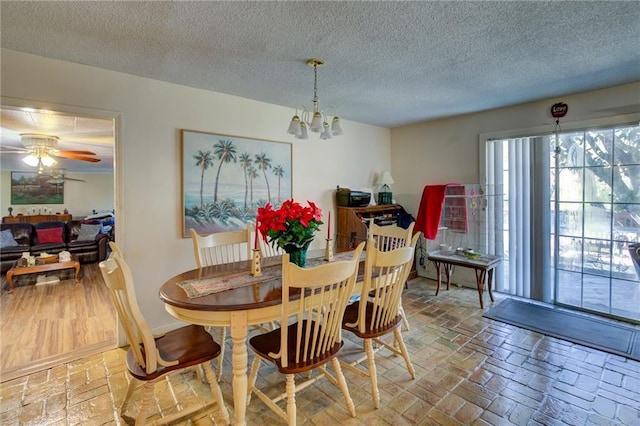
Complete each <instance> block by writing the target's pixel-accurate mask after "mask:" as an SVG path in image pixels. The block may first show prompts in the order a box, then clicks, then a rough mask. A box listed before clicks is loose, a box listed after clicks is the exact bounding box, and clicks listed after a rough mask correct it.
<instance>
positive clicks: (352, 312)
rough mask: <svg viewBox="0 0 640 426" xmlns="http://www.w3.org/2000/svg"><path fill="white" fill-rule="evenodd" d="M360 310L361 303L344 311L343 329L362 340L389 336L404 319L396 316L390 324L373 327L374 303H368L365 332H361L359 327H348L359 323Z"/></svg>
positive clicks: (349, 306) (352, 305)
mask: <svg viewBox="0 0 640 426" xmlns="http://www.w3.org/2000/svg"><path fill="white" fill-rule="evenodd" d="M359 309H360V301H358V302H356V303H352V304H351V305H348V306H347V308H346V309H345V311H344V317H343V319H342V329H343V330H347V331H350V332H351V333H353V334H355V335H356V336H358V337H360V338H362V339H372V338H374V337H379V336H382V335H385V334H388V333H389V332H390V331H391V330H393V329H394V328H396V327H397V326H398V325H400V323H401V322H402V317H401V316H400V315H396V316H395V318H393V319H392V320H391V321H389V323H388V324H386V325H384V326H382V327H378V328H375V329H374V328H372V327H371V317H372V316H373V303H371V302H367V310H366V314H365V321H366V322H365V330H364V332H361V331H360V330H359V328H358V326H357V325H356V326H354V327H351V326H348V325H347V324H355V323H356V322H357V321H358V311H359Z"/></svg>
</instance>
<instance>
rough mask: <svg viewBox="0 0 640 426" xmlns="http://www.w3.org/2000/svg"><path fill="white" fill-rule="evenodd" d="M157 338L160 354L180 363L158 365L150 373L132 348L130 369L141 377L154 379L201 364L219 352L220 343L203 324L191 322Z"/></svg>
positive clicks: (164, 357)
mask: <svg viewBox="0 0 640 426" xmlns="http://www.w3.org/2000/svg"><path fill="white" fill-rule="evenodd" d="M155 341H156V347H157V349H158V352H159V354H160V357H161V358H162V359H164V360H165V361H173V360H177V361H178V364H176V365H173V366H168V367H163V366H161V365H159V364H158V368H157V369H156V371H153V372H151V373H149V374H147V372H146V371H145V369H144V368H143V367H142V366H140V364H138V363H137V361H136V357H135V355H134V353H133V351H132V350H131V348H129V350H128V351H127V368H128V369H129V372H130V373H131V375H132V376H133V377H135V378H136V379H138V380H154V379H156V378H158V377H160V376H162V375H164V374H167V373H169V372H170V371H173V370H179V369H182V368H185V367H191V366H194V365H198V364H202V363H203V362H205V361H210V360H212V359H214V358H216V357H217V356H218V355H220V345H218V344H217V343H216V342H215V341H214V340H213V337H211V335H210V334H209V333H207V331H206V330H205V329H204V327H202V326H200V325H188V326H185V327H181V328H178V329H176V330H172V331H170V332H168V333H166V334H164V335H162V336H160V337H156V339H155ZM143 353H144V349H143Z"/></svg>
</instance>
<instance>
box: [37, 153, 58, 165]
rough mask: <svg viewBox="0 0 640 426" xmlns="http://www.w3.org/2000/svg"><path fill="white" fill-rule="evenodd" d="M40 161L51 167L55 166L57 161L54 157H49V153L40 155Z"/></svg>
mask: <svg viewBox="0 0 640 426" xmlns="http://www.w3.org/2000/svg"><path fill="white" fill-rule="evenodd" d="M40 161H42V164H43V165H44V166H45V167H51V166H54V165H55V164H56V163H57V161H56V160H54V159H53V158H51V157H49V156H48V155H47V154H44V155H43V156H42V157H40Z"/></svg>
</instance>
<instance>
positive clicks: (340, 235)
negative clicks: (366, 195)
mask: <svg viewBox="0 0 640 426" xmlns="http://www.w3.org/2000/svg"><path fill="white" fill-rule="evenodd" d="M401 213H402V214H406V213H407V212H406V211H405V209H404V208H403V207H402V206H401V205H400V204H382V205H377V206H368V207H340V206H338V220H337V224H336V245H335V247H336V249H337V250H340V249H347V248H354V247H356V246H357V245H358V244H360V242H362V241H366V240H367V236H368V227H367V225H368V222H369V221H371V220H373V221H375V223H376V224H377V225H395V224H396V223H397V218H398V215H399V214H401ZM417 276H418V272H417V270H416V266H415V262H414V263H413V266H412V267H411V272H410V273H409V279H410V280H411V279H413V278H415V277H417Z"/></svg>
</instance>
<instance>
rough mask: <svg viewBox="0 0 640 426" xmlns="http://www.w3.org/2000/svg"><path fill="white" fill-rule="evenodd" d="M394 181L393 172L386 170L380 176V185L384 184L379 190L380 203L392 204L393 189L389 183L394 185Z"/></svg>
mask: <svg viewBox="0 0 640 426" xmlns="http://www.w3.org/2000/svg"><path fill="white" fill-rule="evenodd" d="M393 184H394V181H393V178H392V177H391V173H389V172H387V171H384V172H382V173H381V174H380V177H379V178H378V185H382V187H381V188H380V191H379V192H378V204H391V189H390V188H389V185H393Z"/></svg>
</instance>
